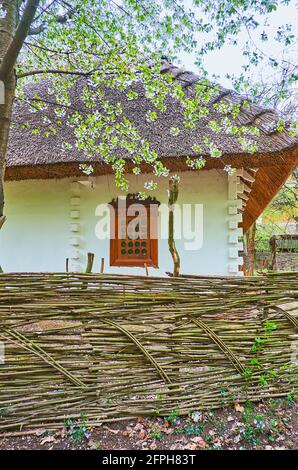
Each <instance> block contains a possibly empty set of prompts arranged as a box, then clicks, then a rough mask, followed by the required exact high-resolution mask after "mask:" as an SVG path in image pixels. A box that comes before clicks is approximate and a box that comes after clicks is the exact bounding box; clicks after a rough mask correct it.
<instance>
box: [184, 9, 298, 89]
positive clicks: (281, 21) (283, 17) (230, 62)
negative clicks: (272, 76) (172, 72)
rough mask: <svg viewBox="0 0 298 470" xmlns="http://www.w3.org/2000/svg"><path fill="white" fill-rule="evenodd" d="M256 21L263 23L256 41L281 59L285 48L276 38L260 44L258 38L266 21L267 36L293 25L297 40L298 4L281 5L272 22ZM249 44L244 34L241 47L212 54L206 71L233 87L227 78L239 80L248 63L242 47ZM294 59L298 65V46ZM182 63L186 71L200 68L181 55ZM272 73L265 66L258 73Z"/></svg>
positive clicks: (192, 57)
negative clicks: (244, 66) (286, 25)
mask: <svg viewBox="0 0 298 470" xmlns="http://www.w3.org/2000/svg"><path fill="white" fill-rule="evenodd" d="M215 1H216V0H215ZM218 1H219V0H218ZM185 2H186V5H187V6H189V7H191V3H192V1H191V0H185ZM256 20H257V21H260V27H258V28H257V29H256V31H254V32H252V36H253V38H254V40H255V41H256V42H257V44H258V45H260V46H261V47H262V50H263V51H264V52H265V53H267V54H270V55H271V56H272V55H274V56H276V57H278V56H280V52H281V47H280V45H279V44H278V43H277V42H276V41H274V40H273V36H272V35H271V38H270V36H269V40H268V41H267V43H263V42H261V41H258V37H259V35H260V33H261V32H262V31H263V29H264V26H263V24H264V21H267V22H268V25H267V26H266V27H265V28H266V32H267V31H271V32H272V33H273V34H274V32H275V31H276V29H277V28H278V27H279V26H281V25H285V24H287V23H289V24H292V25H293V31H294V32H295V34H296V36H298V2H297V1H295V2H291V4H290V5H288V6H284V5H279V7H278V9H277V10H276V11H275V12H273V13H271V14H270V16H268V18H265V17H261V16H257V17H256ZM198 39H199V40H202V41H203V40H204V37H203V36H202V37H201V38H200V36H198ZM246 40H247V34H246V33H244V32H243V33H241V34H240V35H239V37H238V38H237V41H238V45H237V46H232V45H229V44H227V45H225V46H224V47H223V48H222V49H221V50H218V51H214V52H210V53H208V56H207V57H206V58H205V60H204V64H205V68H206V69H207V70H208V72H209V74H210V75H212V74H215V75H219V76H220V83H221V84H222V85H224V86H231V80H229V79H227V78H225V75H226V74H235V75H238V76H239V75H240V74H241V71H242V68H241V67H242V66H243V65H244V63H245V59H244V57H243V56H242V47H243V45H244V43H245V41H246ZM290 56H291V61H294V62H295V63H296V64H297V63H298V45H297V43H296V44H295V45H294V46H293V47H291V52H290ZM179 59H180V60H181V63H182V64H184V66H185V68H186V69H188V70H192V71H196V66H195V65H194V62H195V55H194V54H187V53H182V54H179ZM269 69H270V67H269V66H267V67H264V66H262V68H261V67H259V68H258V70H257V71H256V74H259V73H262V74H263V75H264V74H265V75H266V73H267V72H268V73H269V72H271V69H270V70H269Z"/></svg>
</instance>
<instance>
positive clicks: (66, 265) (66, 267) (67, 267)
mask: <svg viewBox="0 0 298 470" xmlns="http://www.w3.org/2000/svg"><path fill="white" fill-rule="evenodd" d="M65 269H66V272H67V273H68V269H69V258H66V263H65Z"/></svg>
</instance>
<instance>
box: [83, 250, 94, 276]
mask: <svg viewBox="0 0 298 470" xmlns="http://www.w3.org/2000/svg"><path fill="white" fill-rule="evenodd" d="M87 256H88V261H87V267H86V271H85V272H86V273H91V272H92V268H93V262H94V253H88V254H87Z"/></svg>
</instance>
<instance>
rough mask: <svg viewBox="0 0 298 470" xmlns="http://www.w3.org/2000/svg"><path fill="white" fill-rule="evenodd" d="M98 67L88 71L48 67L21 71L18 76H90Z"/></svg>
mask: <svg viewBox="0 0 298 470" xmlns="http://www.w3.org/2000/svg"><path fill="white" fill-rule="evenodd" d="M96 70H97V69H94V70H89V71H88V72H81V71H79V70H59V69H48V70H31V71H29V72H24V73H20V74H18V75H17V78H25V77H30V76H31V75H43V74H57V75H78V76H83V77H88V76H90V75H92V74H93V73H95V72H96Z"/></svg>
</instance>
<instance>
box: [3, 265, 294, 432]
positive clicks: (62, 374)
mask: <svg viewBox="0 0 298 470" xmlns="http://www.w3.org/2000/svg"><path fill="white" fill-rule="evenodd" d="M297 286H298V283H297V273H283V274H272V275H268V276H264V277H259V278H257V277H254V278H245V279H235V278H216V277H214V278H202V277H201V278H200V277H194V276H193V277H187V279H186V278H185V277H181V278H150V277H136V276H115V275H92V274H85V275H83V274H73V273H71V274H64V273H60V274H58V273H56V274H32V273H30V274H20V273H18V274H8V275H7V274H1V275H0V340H2V341H4V343H5V363H4V364H2V365H0V430H2V431H4V430H9V429H11V430H14V429H15V430H20V429H22V430H27V429H30V428H40V427H47V428H57V427H59V426H61V425H63V422H64V421H65V420H66V419H68V418H72V419H77V420H78V421H80V419H81V416H82V414H84V415H85V416H86V419H87V421H88V424H89V425H92V426H99V425H100V424H101V423H102V422H104V421H114V420H120V419H125V418H131V417H136V416H141V415H147V416H148V415H149V416H150V415H159V416H165V415H168V414H169V413H170V412H171V411H172V410H174V409H175V410H177V409H179V412H180V413H181V414H185V413H188V412H191V411H194V410H200V409H210V408H218V407H222V406H225V405H228V404H230V403H235V402H244V401H247V400H259V399H261V398H265V397H278V396H286V395H288V394H290V393H295V392H297V385H298V367H297V328H298V318H297V313H298V309H297V299H298V287H297Z"/></svg>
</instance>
